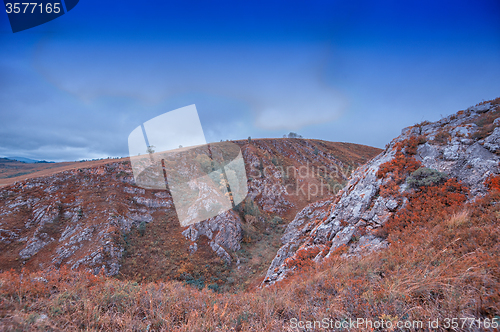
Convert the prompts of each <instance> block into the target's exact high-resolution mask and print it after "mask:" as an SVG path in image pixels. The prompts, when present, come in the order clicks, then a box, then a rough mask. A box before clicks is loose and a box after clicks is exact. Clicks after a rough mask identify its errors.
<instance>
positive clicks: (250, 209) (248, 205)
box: [244, 199, 260, 217]
mask: <svg viewBox="0 0 500 332" xmlns="http://www.w3.org/2000/svg"><path fill="white" fill-rule="evenodd" d="M244 211H245V214H249V215H251V216H255V217H258V216H259V215H260V211H259V207H258V206H257V205H256V204H255V203H254V201H253V200H251V199H247V200H246V202H245V209H244Z"/></svg>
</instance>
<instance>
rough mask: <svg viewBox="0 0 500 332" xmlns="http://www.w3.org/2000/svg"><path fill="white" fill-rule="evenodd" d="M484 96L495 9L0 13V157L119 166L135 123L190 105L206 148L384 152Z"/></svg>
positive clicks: (499, 76) (496, 51)
mask: <svg viewBox="0 0 500 332" xmlns="http://www.w3.org/2000/svg"><path fill="white" fill-rule="evenodd" d="M496 97H500V3H499V2H498V1H497V0H492V1H481V0H476V1H426V0H420V1H413V0H408V1H334V0H333V1H314V0H312V1H272V0H268V1H225V0H218V1H192V0H187V1H175V2H173V1H156V0H155V1H145V2H136V1H120V2H119V3H117V2H99V1H93V0H81V1H80V3H79V4H78V5H77V6H76V7H75V8H74V9H73V10H72V11H70V12H68V13H67V14H65V15H63V16H61V17H59V18H58V19H55V20H53V21H51V22H49V23H46V24H44V25H41V26H38V27H35V28H32V29H29V30H25V31H22V32H18V33H15V34H13V33H12V31H11V29H10V26H9V23H8V18H7V15H6V13H0V123H1V125H0V156H23V157H29V158H33V159H46V160H55V161H62V160H79V159H87V158H100V157H107V156H112V157H114V156H126V155H127V153H128V149H127V137H128V134H129V133H130V132H131V131H132V130H133V129H134V128H135V127H137V126H138V125H140V124H141V123H143V122H145V121H147V120H149V119H151V118H153V117H155V116H157V115H160V114H162V113H165V112H167V111H170V110H174V109H176V108H179V107H183V106H186V105H190V104H196V106H197V109H198V113H199V115H200V119H201V123H202V125H203V128H204V130H205V136H206V138H207V140H208V141H219V140H220V139H242V138H247V137H248V136H252V137H255V138H256V137H282V136H283V134H285V133H288V132H289V131H296V132H298V133H300V134H302V135H303V136H304V137H307V138H318V139H324V140H330V141H344V142H353V143H360V144H366V145H372V146H377V147H384V145H385V144H386V143H387V142H389V141H390V140H391V139H392V138H394V137H395V136H397V135H399V133H400V131H401V129H402V128H403V127H406V126H410V125H413V124H415V123H418V122H421V121H423V120H431V121H434V120H438V119H439V118H440V117H441V116H444V115H448V114H451V113H454V112H456V111H458V110H461V109H465V108H467V107H469V106H472V105H474V104H476V103H478V102H481V101H482V100H488V99H492V98H496Z"/></svg>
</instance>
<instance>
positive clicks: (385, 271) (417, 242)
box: [0, 178, 500, 331]
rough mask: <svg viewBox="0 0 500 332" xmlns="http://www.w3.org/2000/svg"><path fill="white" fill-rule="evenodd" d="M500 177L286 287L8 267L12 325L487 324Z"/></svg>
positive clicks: (433, 202)
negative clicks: (475, 194) (192, 283)
mask: <svg viewBox="0 0 500 332" xmlns="http://www.w3.org/2000/svg"><path fill="white" fill-rule="evenodd" d="M499 184H500V179H498V178H497V179H494V180H493V181H491V182H490V186H491V187H492V188H493V189H492V191H491V193H490V194H489V195H488V196H486V197H484V198H481V199H478V200H476V202H474V203H470V204H464V203H462V202H463V200H462V199H461V197H460V195H463V191H461V190H462V189H460V190H458V189H457V188H458V187H457V186H458V185H457V184H455V185H452V184H450V183H447V184H442V185H440V186H437V187H433V188H429V189H423V190H422V191H421V192H418V195H413V196H409V200H410V204H408V208H406V209H405V210H404V211H403V212H402V213H403V215H404V216H410V219H411V222H409V221H408V220H409V219H407V218H406V217H405V218H398V217H396V218H394V220H392V222H391V223H390V225H389V226H388V227H389V228H390V233H389V235H388V239H389V241H390V242H391V246H389V248H387V249H385V250H382V251H380V252H378V253H373V254H371V255H368V256H365V257H362V258H355V257H353V258H350V259H345V258H342V257H341V254H342V249H341V250H339V251H338V252H337V253H336V254H335V255H333V257H331V258H330V259H329V260H327V261H325V262H324V263H323V264H322V265H320V266H315V267H310V268H305V269H304V270H303V271H301V273H296V274H295V275H292V276H291V277H290V278H289V279H288V280H287V281H286V282H282V283H279V284H278V285H277V286H273V287H269V288H265V289H255V290H252V291H246V292H239V293H237V294H231V293H217V292H213V291H211V290H209V289H207V288H205V289H203V290H201V291H199V290H197V289H196V288H193V287H187V286H185V285H183V284H182V283H179V282H160V283H158V282H144V283H140V284H138V283H135V282H132V281H120V280H117V279H115V278H105V277H102V276H98V277H95V276H92V275H88V274H84V273H78V272H68V271H65V270H62V271H59V272H57V271H54V272H51V273H46V274H43V275H42V274H41V273H39V274H36V275H35V274H32V275H29V276H28V275H26V274H25V275H23V276H20V275H19V274H17V273H13V272H12V273H11V272H5V273H3V274H1V275H0V303H1V304H0V317H1V321H0V329H3V330H9V329H12V330H13V329H18V330H22V329H24V330H29V329H35V328H37V327H38V328H44V329H46V330H49V329H52V330H78V329H82V330H91V331H96V330H109V331H111V330H121V331H133V330H135V331H136V330H147V329H148V328H149V329H150V330H151V329H154V330H162V331H171V330H176V331H215V330H221V331H229V330H236V331H247V330H257V331H282V330H284V329H285V328H286V327H287V326H289V323H290V319H292V318H300V319H302V320H321V319H323V318H325V317H327V318H331V319H333V320H334V321H335V320H339V321H340V320H346V319H349V318H352V319H356V318H358V317H364V318H369V319H372V320H381V319H384V320H386V321H387V320H391V321H394V322H396V321H398V320H420V321H423V322H425V324H427V321H428V320H430V319H436V318H440V319H441V321H442V322H444V319H445V318H448V317H449V318H451V317H458V318H466V317H469V318H481V319H483V321H482V323H481V324H484V322H485V321H484V319H486V318H488V319H492V318H498V315H499V314H500V293H499V290H500V260H499V257H500V256H499V250H500V245H499V234H500V227H499V223H498V217H499V215H500V205H499V204H498V203H499V202H500V191H499V190H498V189H500V186H499ZM457 190H458V191H457ZM464 190H466V189H464ZM450 202H454V203H453V204H449V203H450ZM429 209H431V210H432V211H435V212H437V213H433V214H429ZM42 276H43V278H44V279H40V278H38V279H36V278H35V277H42ZM459 323H460V324H462V321H459ZM467 324H470V321H468V322H467ZM475 324H476V326H477V324H478V323H477V322H476V323H475ZM456 330H458V331H468V330H471V328H470V327H469V325H466V326H465V327H461V325H460V326H459V328H457V329H456Z"/></svg>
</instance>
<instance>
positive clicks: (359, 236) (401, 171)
mask: <svg viewBox="0 0 500 332" xmlns="http://www.w3.org/2000/svg"><path fill="white" fill-rule="evenodd" d="M499 104H500V99H496V100H493V101H490V102H484V103H481V104H478V105H476V106H474V107H470V108H468V109H467V110H465V111H460V112H458V113H457V114H454V115H450V116H448V117H446V118H443V119H441V120H439V121H437V122H434V123H430V122H423V123H421V124H418V125H415V126H412V127H409V128H405V129H403V131H402V134H401V135H400V136H399V137H397V138H395V139H394V140H392V141H391V142H390V143H389V144H388V145H387V147H386V149H385V151H384V152H383V153H381V154H379V155H378V156H377V157H375V158H374V159H372V160H371V161H370V162H369V163H367V164H366V165H364V166H363V167H361V168H359V169H358V170H356V172H354V173H353V174H352V176H351V179H350V181H349V183H348V184H347V186H346V188H345V190H344V191H342V192H339V193H338V195H337V196H336V197H331V198H330V199H328V200H327V201H325V202H324V203H323V204H321V205H318V204H317V203H315V204H311V205H309V206H307V207H306V208H304V210H303V211H301V212H300V213H299V214H297V216H296V217H295V219H294V220H293V221H292V222H291V223H290V224H289V225H288V226H287V229H286V231H285V234H284V235H283V237H282V243H283V245H282V247H281V248H280V249H279V251H278V253H277V255H276V257H275V258H274V259H273V262H272V264H271V265H270V267H269V269H268V271H267V274H266V279H265V284H272V283H274V282H275V281H277V280H282V279H283V278H285V276H286V275H287V274H288V273H289V272H290V271H293V270H295V269H297V268H298V267H300V266H301V265H303V264H304V262H303V261H309V260H312V261H314V262H320V261H322V260H323V259H324V258H325V257H329V256H330V255H331V254H332V253H334V252H336V251H338V250H339V249H345V250H346V251H345V255H357V254H362V253H367V252H370V251H374V250H377V249H380V248H383V247H387V245H388V241H387V240H386V237H387V235H388V234H387V233H388V229H389V228H390V225H391V224H394V223H395V220H399V219H404V220H410V219H411V217H410V216H408V215H405V213H406V212H407V209H408V207H411V206H412V204H413V201H412V199H413V200H415V199H416V198H418V197H419V196H422V195H423V192H421V191H420V189H419V187H420V186H422V185H426V186H428V185H438V184H442V183H444V182H445V181H446V180H447V179H450V180H449V181H450V182H449V183H448V182H446V183H447V184H448V185H449V187H450V188H452V189H450V190H451V191H454V192H455V191H456V192H459V191H460V190H462V189H458V188H459V187H460V186H462V185H463V186H465V187H466V188H467V194H466V198H465V199H466V200H467V201H471V200H473V199H475V198H476V197H478V196H483V195H484V194H486V193H487V186H486V184H485V181H486V180H487V179H488V178H490V177H491V176H495V175H498V174H499V173H500V167H499V162H500V156H499V155H500V121H499V119H498V118H499V117H500V106H499ZM419 168H421V169H420V170H419V171H418V172H416V171H417V170H418V169H419ZM453 179H456V180H458V181H459V183H460V185H455V184H454V183H452V180H453ZM426 180H428V183H426ZM460 188H461V187H460ZM436 190H437V189H436ZM428 204H430V202H429V203H428ZM450 204H451V203H450ZM387 224H388V225H387Z"/></svg>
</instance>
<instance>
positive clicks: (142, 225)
mask: <svg viewBox="0 0 500 332" xmlns="http://www.w3.org/2000/svg"><path fill="white" fill-rule="evenodd" d="M145 232H146V223H145V222H144V221H141V223H140V224H139V234H141V236H144V233H145Z"/></svg>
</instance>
